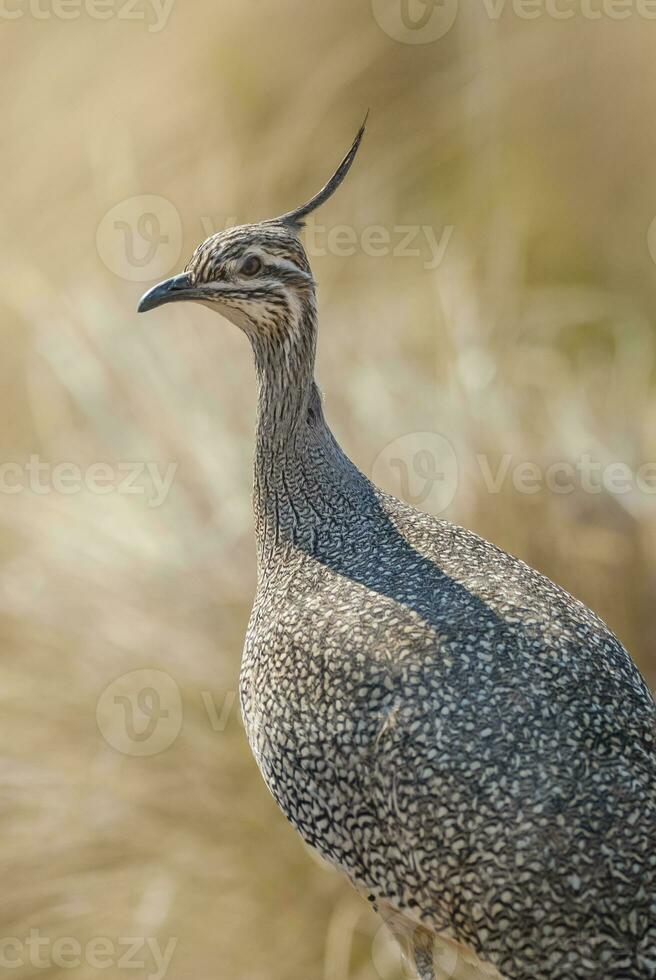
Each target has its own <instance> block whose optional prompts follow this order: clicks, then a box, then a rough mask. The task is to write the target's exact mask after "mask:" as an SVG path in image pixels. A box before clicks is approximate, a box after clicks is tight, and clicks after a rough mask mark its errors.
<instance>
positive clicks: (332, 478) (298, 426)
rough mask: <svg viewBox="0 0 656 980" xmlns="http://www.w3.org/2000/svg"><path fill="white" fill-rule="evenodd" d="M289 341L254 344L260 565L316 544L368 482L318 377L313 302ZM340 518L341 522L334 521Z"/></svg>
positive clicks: (355, 502) (360, 498) (362, 495)
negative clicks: (339, 436) (344, 445)
mask: <svg viewBox="0 0 656 980" xmlns="http://www.w3.org/2000/svg"><path fill="white" fill-rule="evenodd" d="M293 327H294V329H291V330H289V331H288V333H287V335H286V340H287V343H286V345H285V346H284V347H281V346H273V345H270V344H268V343H266V342H265V341H262V342H261V343H255V344H254V345H253V346H254V353H255V365H256V371H257V380H258V411H257V428H256V451H255V465H254V488H253V506H254V512H255V531H256V538H257V551H258V566H259V569H260V572H263V571H264V570H265V569H266V568H270V567H271V565H272V564H275V561H276V559H277V558H280V556H282V555H284V554H285V553H286V551H287V549H288V548H289V547H290V545H291V546H299V547H302V548H304V549H305V550H310V551H313V550H317V549H320V548H321V546H322V541H325V537H326V528H327V527H328V526H329V525H330V526H334V525H335V524H339V520H338V518H339V513H340V512H341V511H344V510H346V511H351V510H353V509H357V508H358V507H359V506H362V502H363V500H364V498H365V497H366V496H367V495H368V493H369V491H370V484H369V483H368V481H367V480H366V479H365V477H364V476H363V475H362V473H360V471H359V470H358V469H357V467H356V466H355V465H354V464H353V463H352V462H351V461H350V460H349V459H348V457H347V456H346V455H345V454H344V453H343V451H342V450H341V448H340V447H339V445H338V443H337V441H336V440H335V438H334V436H333V434H332V432H331V431H330V429H329V427H328V425H327V423H326V421H325V418H324V415H323V410H322V405H321V395H320V394H319V389H318V387H317V385H316V382H315V380H314V353H315V346H316V313H315V310H314V304H312V305H309V306H308V308H307V309H306V310H304V311H303V316H302V319H301V320H299V322H298V323H296V324H294V325H293ZM336 518H337V521H336Z"/></svg>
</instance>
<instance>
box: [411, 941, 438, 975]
mask: <svg viewBox="0 0 656 980" xmlns="http://www.w3.org/2000/svg"><path fill="white" fill-rule="evenodd" d="M415 965H416V967H417V975H418V976H419V980H437V978H436V976H435V970H434V969H433V957H432V955H431V953H430V951H428V950H425V949H417V948H416V947H415Z"/></svg>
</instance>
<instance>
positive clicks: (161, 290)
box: [137, 272, 192, 313]
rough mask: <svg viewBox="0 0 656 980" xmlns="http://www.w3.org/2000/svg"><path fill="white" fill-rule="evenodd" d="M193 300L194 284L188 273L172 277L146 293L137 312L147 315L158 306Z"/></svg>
mask: <svg viewBox="0 0 656 980" xmlns="http://www.w3.org/2000/svg"><path fill="white" fill-rule="evenodd" d="M191 298H192V283H191V279H190V278H189V276H188V274H187V273H186V272H182V273H181V274H180V275H179V276H171V278H170V279H164V281H163V282H158V283H157V285H156V286H153V288H152V289H149V290H148V292H147V293H144V294H143V296H142V297H141V299H140V300H139V305H138V307H137V312H139V313H145V312H146V311H147V310H154V309H155V307H156V306H163V305H164V303H176V302H178V301H179V300H184V299H191Z"/></svg>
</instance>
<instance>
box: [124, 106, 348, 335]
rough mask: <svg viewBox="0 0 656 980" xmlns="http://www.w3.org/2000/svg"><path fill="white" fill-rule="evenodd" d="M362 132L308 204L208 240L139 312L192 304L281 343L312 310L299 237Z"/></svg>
mask: <svg viewBox="0 0 656 980" xmlns="http://www.w3.org/2000/svg"><path fill="white" fill-rule="evenodd" d="M365 122H366V120H365ZM364 126H365V124H364V123H363V124H362V126H361V127H360V130H359V132H358V134H357V136H356V138H355V140H354V141H353V144H352V146H351V148H350V150H349V152H348V153H347V154H346V156H345V157H344V159H343V160H342V162H341V164H340V165H339V167H338V168H337V170H336V171H335V173H334V174H333V176H332V177H331V178H330V180H329V181H328V183H327V184H326V185H325V187H323V188H322V189H321V190H320V191H319V193H318V194H316V195H315V196H314V197H313V198H312V199H311V200H310V201H308V202H307V204H303V205H301V207H298V208H296V209H295V210H293V211H289V212H287V213H286V214H283V215H281V216H280V217H279V218H274V219H271V220H268V221H263V222H260V223H259V224H252V225H240V226H239V227H236V228H229V229H228V230H226V231H222V232H219V233H218V234H216V235H212V236H211V237H210V238H208V239H207V240H206V241H204V242H203V243H202V244H201V245H199V246H198V248H197V249H196V251H195V252H194V254H193V256H192V258H191V261H190V262H189V263H188V265H187V268H186V269H185V271H184V272H183V273H181V274H180V275H177V276H173V277H172V278H170V279H166V280H164V282H160V283H158V285H156V286H154V287H153V288H152V289H150V290H149V291H148V292H147V293H145V295H144V296H142V298H141V301H140V303H139V312H140V313H143V312H145V311H146V310H152V309H154V308H155V307H157V306H162V305H163V304H164V303H177V302H181V301H184V300H190V301H192V302H196V303H202V304H204V305H205V306H209V307H211V308H212V309H215V310H216V311H217V312H219V313H221V314H222V315H223V316H224V317H226V319H228V320H231V321H232V322H233V323H235V324H236V325H237V326H238V327H241V329H242V330H244V332H245V333H247V334H248V335H250V336H251V339H253V340H255V339H256V338H258V337H266V338H267V340H271V339H273V338H275V337H276V336H281V337H282V336H283V335H284V333H285V329H286V328H287V326H288V325H289V324H293V323H295V322H298V319H299V317H300V315H301V314H302V311H303V310H305V309H307V307H308V305H309V306H310V307H312V308H313V306H314V279H313V277H312V272H311V270H310V265H309V262H308V259H307V256H306V254H305V249H304V248H303V246H302V244H301V241H300V238H299V232H300V230H301V229H302V227H303V222H304V220H305V218H306V217H307V215H308V214H310V212H312V211H314V210H315V209H316V208H318V207H319V206H320V205H321V204H323V203H324V202H325V201H327V200H328V198H329V197H331V195H332V194H333V193H334V192H335V191H336V190H337V188H338V187H339V185H340V184H341V183H342V181H343V180H344V177H345V176H346V174H347V173H348V171H349V169H350V166H351V164H352V163H353V160H354V158H355V155H356V153H357V151H358V147H359V146H360V141H361V139H362V136H363V133H364Z"/></svg>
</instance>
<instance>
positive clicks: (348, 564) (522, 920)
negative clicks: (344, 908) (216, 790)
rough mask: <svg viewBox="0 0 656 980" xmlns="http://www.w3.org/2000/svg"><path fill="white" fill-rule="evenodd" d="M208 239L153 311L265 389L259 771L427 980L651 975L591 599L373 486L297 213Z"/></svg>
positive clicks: (319, 198)
mask: <svg viewBox="0 0 656 980" xmlns="http://www.w3.org/2000/svg"><path fill="white" fill-rule="evenodd" d="M363 132H364V123H363V125H362V127H361V129H360V131H359V132H358V134H357V136H356V138H355V141H354V142H353V144H352V146H351V148H350V150H349V152H348V153H347V155H346V156H345V158H344V159H343V160H342V162H341V164H340V165H339V167H338V168H337V170H336V171H335V173H334V174H333V176H332V177H331V178H330V180H329V181H328V183H327V184H326V185H325V186H324V187H323V188H322V190H320V191H319V192H318V194H316V195H315V196H314V197H313V198H311V200H309V201H308V202H307V203H306V204H303V205H301V206H300V207H297V208H296V209H294V210H292V211H288V212H287V213H285V214H283V215H281V216H280V217H278V218H275V219H270V220H266V221H262V222H260V223H256V224H248V225H243V226H239V227H235V228H231V229H229V230H226V231H221V232H219V233H218V234H215V235H212V236H211V237H210V238H208V239H207V240H206V241H204V242H203V243H202V244H201V245H199V246H198V248H197V249H196V251H195V252H194V254H193V257H192V258H191V260H190V262H189V263H188V265H187V267H186V269H185V271H184V272H183V273H182V274H179V275H175V276H173V277H172V278H170V279H167V280H166V281H164V282H162V283H160V284H158V285H156V286H154V287H153V288H152V289H150V290H149V291H148V292H147V293H146V294H145V295H144V296H143V297H142V299H141V302H140V303H139V311H145V310H151V309H153V308H155V307H158V306H161V305H162V304H164V303H171V302H182V301H193V302H198V303H203V304H205V305H206V306H209V307H210V308H211V309H213V310H215V311H216V312H218V313H220V314H221V315H222V316H223V317H224V318H225V319H227V320H229V321H231V322H232V323H234V324H236V326H237V327H239V328H240V329H241V330H242V331H243V332H244V333H245V334H246V336H247V337H248V339H249V341H250V344H251V347H252V351H253V355H254V361H255V371H256V375H257V391H258V395H257V423H256V435H255V463H254V487H253V504H254V514H255V536H256V545H257V549H256V550H257V569H258V575H257V588H256V595H255V599H254V604H253V608H252V613H251V616H250V620H249V625H248V629H247V633H246V639H245V645H244V652H243V657H242V666H241V672H240V701H241V709H242V714H243V719H244V723H245V728H246V732H247V736H248V739H249V742H250V745H251V748H252V751H253V753H254V756H255V759H256V760H257V763H258V765H259V768H260V771H261V773H262V776H263V777H264V781H265V783H266V785H267V786H268V788H269V790H270V792H271V793H272V795H273V797H274V798H275V800H276V802H277V803H278V805H279V806H280V808H281V809H282V811H283V812H284V814H285V815H286V816H287V818H288V819H289V820H290V821H291V823H292V824H293V825H294V827H296V829H297V830H298V831H299V832H300V834H301V835H302V837H303V838H304V840H305V841H306V843H307V844H309V845H310V846H311V847H313V848H315V849H316V850H318V852H319V853H320V854H321V855H322V856H323V857H324V858H325V859H326V860H327V861H328V862H330V863H331V864H333V865H334V866H336V867H337V868H339V869H341V871H342V872H344V873H345V874H346V875H347V876H348V878H349V879H350V881H351V882H352V884H353V885H354V886H355V887H356V888H357V889H358V891H359V892H361V894H362V895H363V896H364V897H365V898H366V899H367V900H368V901H369V902H371V904H372V906H373V907H374V908H375V909H376V910H377V911H378V912H379V913H380V914H381V916H382V917H383V919H384V920H385V921H386V922H387V923H388V925H389V927H390V928H391V930H392V932H393V933H394V935H395V936H396V937H397V939H398V940H399V942H400V944H401V946H402V948H403V950H404V953H405V955H406V956H407V957H408V960H409V963H410V965H411V967H412V968H413V969H414V970H415V971H416V973H417V974H418V975H419V976H420V977H421V980H438V978H442V977H461V976H462V977H468V978H474V977H479V978H484V977H486V978H490V977H496V978H499V977H501V978H507V980H529V978H530V980H565V978H567V980H579V978H580V980H591V978H594V980H601V978H605V980H612V978H623V980H633V978H638V977H640V978H656V704H655V703H654V700H653V698H652V695H651V693H650V691H649V690H648V688H647V686H646V684H645V682H644V680H643V678H642V677H641V675H640V673H639V671H638V669H637V667H636V666H635V665H634V663H633V661H632V659H631V657H630V655H629V654H628V653H627V651H626V650H625V649H624V647H623V646H622V645H621V643H620V642H619V640H618V639H617V638H616V637H615V636H614V635H613V633H612V632H611V631H610V630H609V629H608V628H607V627H606V625H605V624H604V623H603V622H602V621H601V620H600V619H599V618H598V617H597V616H596V615H595V614H594V613H593V612H592V611H591V610H589V609H588V608H587V607H586V606H585V605H583V603H581V602H579V601H578V600H577V599H575V598H573V597H572V596H571V595H569V594H568V593H567V592H565V591H564V590H563V589H561V588H559V587H558V586H557V585H555V584H554V583H553V582H551V581H550V580H549V579H547V578H545V577H544V576H543V575H541V574H539V573H538V572H537V571H535V570H533V569H532V568H530V567H529V566H528V565H526V564H524V562H522V561H520V560H518V559H517V558H514V557H512V556H511V555H508V554H506V553H505V552H503V551H502V550H500V549H499V548H497V547H495V546H494V545H493V544H490V543H489V542H487V541H485V540H483V539H482V538H480V537H478V536H477V535H476V534H474V533H472V532H471V531H469V530H465V529H463V528H461V527H457V526H455V525H454V524H451V523H449V522H447V521H445V520H438V519H437V518H435V517H432V516H429V515H427V514H425V513H422V512H420V511H419V510H416V509H414V508H413V507H411V506H409V505H408V504H407V503H405V502H402V501H400V500H397V499H395V498H394V497H392V496H390V495H388V494H386V493H384V492H382V491H381V490H380V489H378V488H377V487H376V486H375V485H374V484H373V483H371V482H370V480H369V479H368V478H367V477H366V476H365V475H364V474H363V473H362V472H361V471H360V470H359V469H358V468H357V467H356V466H355V465H354V464H353V462H351V460H350V459H349V458H348V456H347V455H346V454H345V452H344V451H343V450H342V448H341V447H340V445H339V444H338V442H337V441H336V439H335V437H334V436H333V434H332V432H331V430H330V428H329V426H328V424H327V422H326V419H325V417H324V412H323V409H322V399H321V395H320V392H319V388H318V387H317V384H316V381H315V378H314V359H315V345H316V336H317V307H316V299H315V296H316V292H315V281H314V279H313V275H312V272H311V269H310V266H309V263H308V259H307V255H306V253H305V250H304V248H303V245H302V243H301V230H302V227H303V222H304V219H305V218H306V217H307V215H309V214H310V213H311V212H313V211H314V210H315V209H316V208H318V207H319V206H320V205H322V204H324V203H325V202H326V201H327V200H328V199H329V198H330V197H331V196H332V194H333V193H334V191H335V190H336V189H337V188H338V187H339V185H340V184H341V182H342V181H343V179H344V177H345V176H346V174H347V172H348V170H349V169H350V167H351V164H352V163H353V160H354V158H355V155H356V153H357V150H358V147H359V145H360V141H361V139H362V135H363Z"/></svg>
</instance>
